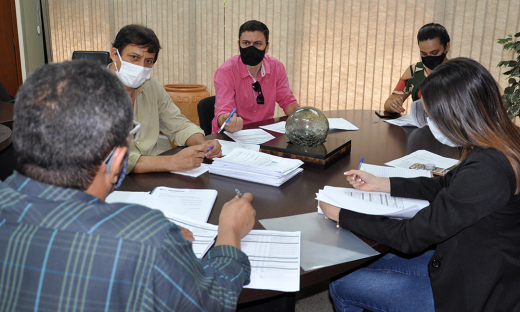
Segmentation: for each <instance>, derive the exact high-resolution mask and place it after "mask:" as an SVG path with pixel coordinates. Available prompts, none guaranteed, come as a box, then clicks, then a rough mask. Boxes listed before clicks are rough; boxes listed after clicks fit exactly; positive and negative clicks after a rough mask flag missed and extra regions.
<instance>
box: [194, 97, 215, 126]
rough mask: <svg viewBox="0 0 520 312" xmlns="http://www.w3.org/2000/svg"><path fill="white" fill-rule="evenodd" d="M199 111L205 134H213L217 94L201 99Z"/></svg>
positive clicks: (198, 106)
mask: <svg viewBox="0 0 520 312" xmlns="http://www.w3.org/2000/svg"><path fill="white" fill-rule="evenodd" d="M197 113H198V114H199V122H200V127H201V128H202V130H204V134H206V135H209V134H211V121H212V120H213V117H214V116H215V96H210V97H207V98H205V99H202V100H200V101H199V104H197Z"/></svg>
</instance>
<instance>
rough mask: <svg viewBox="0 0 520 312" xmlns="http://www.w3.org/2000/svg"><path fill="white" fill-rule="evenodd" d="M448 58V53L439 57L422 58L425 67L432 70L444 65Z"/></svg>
mask: <svg viewBox="0 0 520 312" xmlns="http://www.w3.org/2000/svg"><path fill="white" fill-rule="evenodd" d="M445 58H446V53H442V54H441V55H437V56H433V55H430V56H422V63H423V64H424V66H426V67H428V68H429V69H431V70H434V69H435V67H437V66H439V65H441V64H442V61H444V59H445Z"/></svg>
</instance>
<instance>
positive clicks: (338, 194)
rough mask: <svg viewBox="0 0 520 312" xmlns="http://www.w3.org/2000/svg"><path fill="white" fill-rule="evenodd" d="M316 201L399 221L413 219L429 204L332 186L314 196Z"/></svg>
mask: <svg viewBox="0 0 520 312" xmlns="http://www.w3.org/2000/svg"><path fill="white" fill-rule="evenodd" d="M316 199H317V200H319V201H322V202H324V203H327V204H331V205H334V206H336V207H340V208H343V209H348V210H351V211H355V212H359V213H364V214H369V215H380V216H386V217H390V218H399V219H410V218H413V216H415V214H416V213H417V212H418V211H419V210H421V209H423V208H424V207H427V206H428V205H429V204H430V203H429V202H428V201H427V200H422V199H412V198H403V197H394V196H390V194H388V193H383V192H365V191H359V190H356V189H353V188H346V187H333V186H325V188H324V189H323V190H320V191H319V193H318V194H316ZM319 212H321V211H319Z"/></svg>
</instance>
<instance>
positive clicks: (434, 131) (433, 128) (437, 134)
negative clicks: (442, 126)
mask: <svg viewBox="0 0 520 312" xmlns="http://www.w3.org/2000/svg"><path fill="white" fill-rule="evenodd" d="M426 120H427V121H428V127H430V131H431V132H432V134H433V136H434V137H435V138H436V139H437V141H439V142H441V143H442V144H446V145H448V146H451V147H459V146H460V145H457V144H455V143H453V142H452V141H450V140H449V139H448V138H447V137H445V136H444V134H442V132H441V131H440V130H439V128H437V126H436V125H435V124H434V123H433V121H432V120H431V119H430V117H426Z"/></svg>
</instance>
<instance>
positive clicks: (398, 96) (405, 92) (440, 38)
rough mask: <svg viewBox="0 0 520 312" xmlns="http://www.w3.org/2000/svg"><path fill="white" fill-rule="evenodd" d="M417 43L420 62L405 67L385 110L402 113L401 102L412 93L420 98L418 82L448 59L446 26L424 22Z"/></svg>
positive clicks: (416, 98)
mask: <svg viewBox="0 0 520 312" xmlns="http://www.w3.org/2000/svg"><path fill="white" fill-rule="evenodd" d="M417 44H418V45H419V50H421V59H422V61H421V62H417V63H415V64H414V65H410V67H409V68H407V69H406V70H405V71H404V73H403V75H402V76H401V78H400V79H399V82H398V83H397V86H396V87H395V89H394V91H393V92H392V94H390V96H389V97H388V99H387V100H386V101H385V106H384V109H385V111H387V112H392V113H403V112H404V108H403V103H404V101H405V100H406V99H407V98H408V96H409V95H410V94H411V95H412V100H413V101H417V100H418V99H420V98H421V93H420V92H419V84H420V83H421V81H423V79H424V78H426V77H428V75H429V74H430V73H431V72H432V70H434V69H435V68H436V67H437V66H439V65H440V64H442V63H445V62H447V61H448V58H447V57H446V54H447V53H448V51H449V50H450V36H449V35H448V32H447V31H446V28H444V26H442V25H440V24H435V23H430V24H426V25H424V26H423V27H421V29H419V32H418V33H417Z"/></svg>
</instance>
